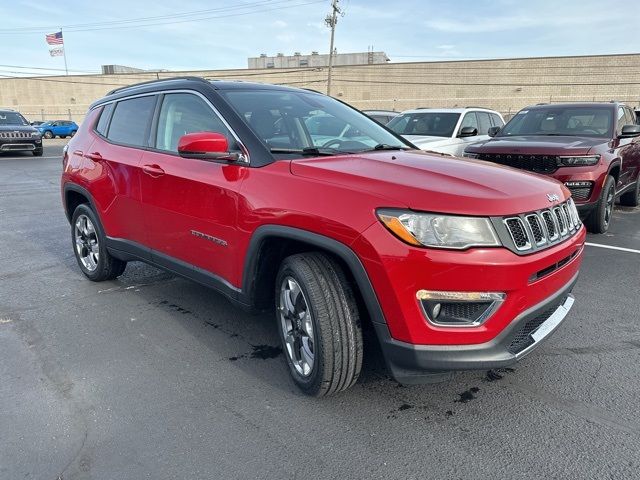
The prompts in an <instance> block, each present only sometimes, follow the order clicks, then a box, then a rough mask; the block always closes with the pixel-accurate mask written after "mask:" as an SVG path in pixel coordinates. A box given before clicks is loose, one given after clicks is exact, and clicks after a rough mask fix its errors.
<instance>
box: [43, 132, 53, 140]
mask: <svg viewBox="0 0 640 480" xmlns="http://www.w3.org/2000/svg"><path fill="white" fill-rule="evenodd" d="M42 136H43V137H44V138H46V139H49V140H50V139H52V138H53V132H51V131H49V130H47V131H46V132H44V133H43V134H42Z"/></svg>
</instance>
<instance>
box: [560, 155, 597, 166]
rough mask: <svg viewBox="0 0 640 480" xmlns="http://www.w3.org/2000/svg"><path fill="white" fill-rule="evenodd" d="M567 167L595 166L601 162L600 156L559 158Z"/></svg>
mask: <svg viewBox="0 0 640 480" xmlns="http://www.w3.org/2000/svg"><path fill="white" fill-rule="evenodd" d="M558 158H559V160H560V163H561V164H562V165H564V166H565V167H584V166H588V165H595V164H596V163H598V161H599V160H600V155H585V156H580V157H558Z"/></svg>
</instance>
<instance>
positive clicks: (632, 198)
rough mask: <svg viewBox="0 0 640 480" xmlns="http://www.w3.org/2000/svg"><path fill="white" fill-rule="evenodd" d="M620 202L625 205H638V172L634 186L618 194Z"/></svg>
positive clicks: (639, 187) (639, 178)
mask: <svg viewBox="0 0 640 480" xmlns="http://www.w3.org/2000/svg"><path fill="white" fill-rule="evenodd" d="M620 204H621V205H624V206H626V207H637V206H638V205H640V174H638V179H637V180H636V186H635V188H632V189H631V191H630V192H627V193H625V194H624V195H621V196H620Z"/></svg>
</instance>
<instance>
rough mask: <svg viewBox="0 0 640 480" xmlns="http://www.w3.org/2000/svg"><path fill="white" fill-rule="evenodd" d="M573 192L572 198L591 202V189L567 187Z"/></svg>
mask: <svg viewBox="0 0 640 480" xmlns="http://www.w3.org/2000/svg"><path fill="white" fill-rule="evenodd" d="M567 188H568V189H569V191H570V192H571V196H572V197H573V198H574V199H576V200H580V201H585V200H589V197H590V196H591V187H590V186H589V187H567Z"/></svg>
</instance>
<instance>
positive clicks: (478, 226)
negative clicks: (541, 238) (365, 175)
mask: <svg viewBox="0 0 640 480" xmlns="http://www.w3.org/2000/svg"><path fill="white" fill-rule="evenodd" d="M377 213H378V218H379V219H380V221H381V222H382V223H383V224H384V225H385V226H386V227H387V228H388V229H389V230H390V231H391V232H392V233H393V234H394V235H396V236H397V237H398V238H400V239H401V240H403V241H405V242H407V243H409V244H411V245H417V246H424V247H433V248H452V249H457V250H461V249H465V248H469V247H495V246H499V245H501V244H500V241H499V240H498V236H497V235H496V232H495V231H494V229H493V226H492V225H491V222H490V221H489V219H488V218H481V217H457V216H451V215H438V214H431V213H416V212H410V211H402V210H379V211H378V212H377Z"/></svg>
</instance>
